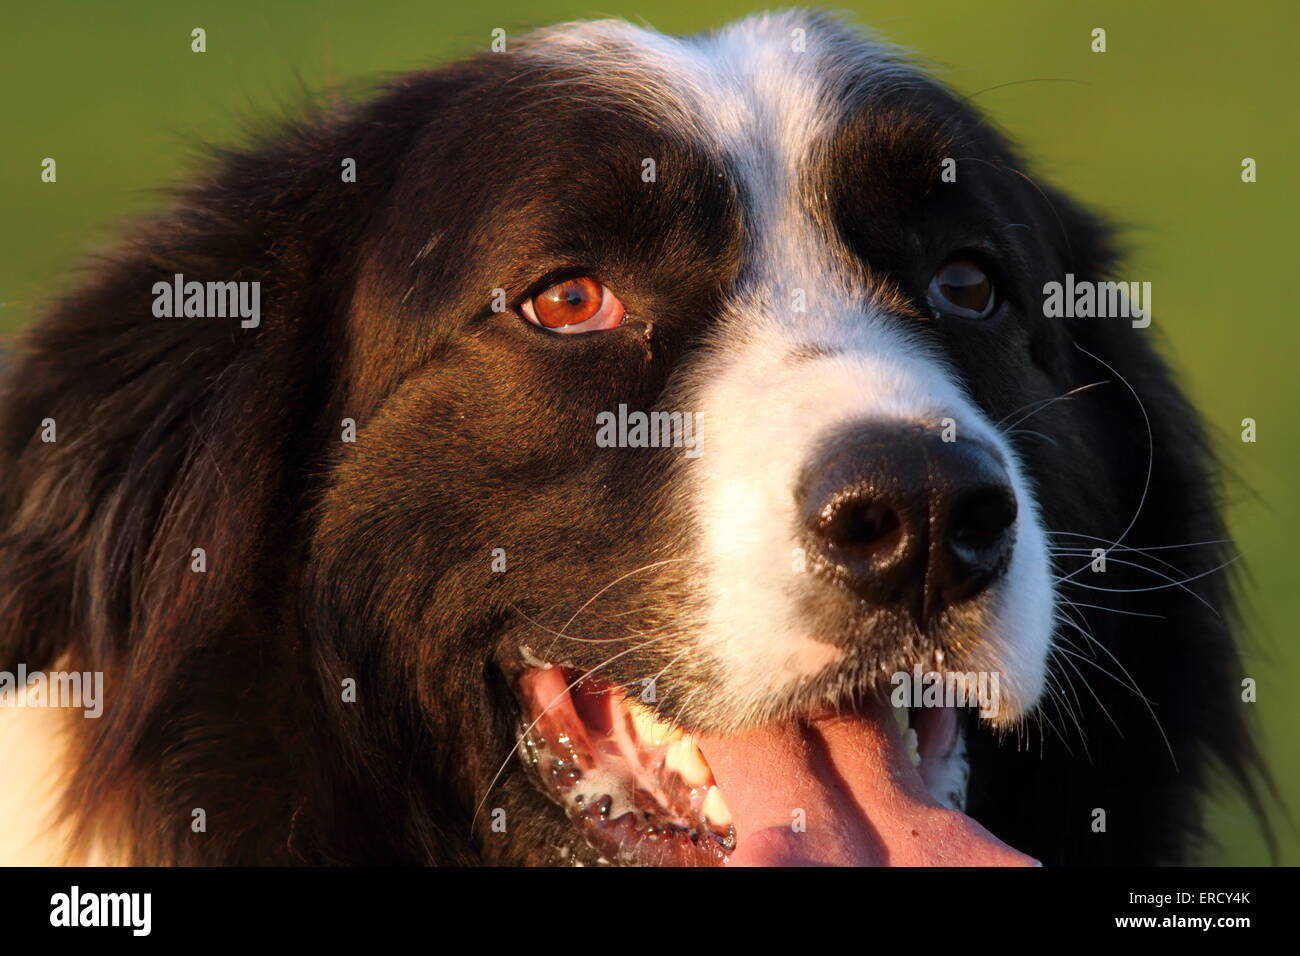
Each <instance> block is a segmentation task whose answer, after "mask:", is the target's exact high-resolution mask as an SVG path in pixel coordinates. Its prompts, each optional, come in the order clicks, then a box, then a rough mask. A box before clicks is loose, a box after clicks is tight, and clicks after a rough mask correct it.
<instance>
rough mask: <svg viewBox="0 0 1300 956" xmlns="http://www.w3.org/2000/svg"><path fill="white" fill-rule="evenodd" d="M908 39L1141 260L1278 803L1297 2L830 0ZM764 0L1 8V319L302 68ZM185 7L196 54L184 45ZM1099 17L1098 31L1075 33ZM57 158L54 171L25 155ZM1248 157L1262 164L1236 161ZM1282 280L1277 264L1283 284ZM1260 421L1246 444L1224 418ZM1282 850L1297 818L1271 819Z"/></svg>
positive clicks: (703, 19) (887, 33)
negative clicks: (1202, 422)
mask: <svg viewBox="0 0 1300 956" xmlns="http://www.w3.org/2000/svg"><path fill="white" fill-rule="evenodd" d="M836 6H837V8H839V9H842V10H844V11H845V12H846V13H847V14H848V15H849V16H850V17H852V18H853V19H855V20H857V21H858V22H860V23H864V24H868V25H870V26H871V27H872V28H873V29H875V30H876V31H877V32H879V33H880V34H881V35H882V36H884V37H886V38H888V39H891V40H894V41H896V42H898V43H901V44H903V45H905V46H908V47H911V48H912V49H914V50H915V51H917V52H919V53H920V54H922V55H923V56H924V57H925V58H926V59H927V60H928V61H929V62H931V63H932V64H935V65H936V67H937V69H938V71H939V73H940V75H941V76H942V77H943V78H944V79H945V80H946V81H947V82H949V83H950V84H951V85H953V86H954V87H955V88H956V89H958V90H959V91H962V92H964V93H967V94H976V93H978V95H977V96H976V98H975V102H976V103H977V104H978V105H979V106H980V107H982V108H983V109H984V110H985V111H987V112H988V113H989V114H990V115H991V116H992V117H993V119H994V120H995V121H996V122H998V123H999V124H1001V125H1002V126H1003V127H1004V128H1006V129H1007V130H1010V131H1011V132H1012V133H1013V134H1014V136H1015V138H1016V139H1018V140H1019V141H1020V142H1021V143H1022V144H1023V146H1024V147H1025V150H1026V152H1027V154H1028V155H1029V157H1030V158H1031V160H1032V162H1033V164H1034V166H1033V168H1034V170H1035V172H1036V173H1037V174H1038V175H1042V176H1046V177H1048V178H1050V179H1053V180H1055V181H1056V182H1058V183H1060V184H1062V185H1063V186H1065V187H1066V188H1068V189H1069V190H1071V191H1072V192H1073V193H1075V194H1076V195H1077V196H1079V197H1080V198H1082V199H1084V200H1085V201H1087V202H1089V203H1091V204H1092V205H1094V206H1096V207H1098V208H1100V209H1102V210H1104V211H1105V212H1107V213H1108V214H1110V215H1111V216H1112V217H1114V218H1117V219H1118V220H1119V221H1120V222H1122V223H1124V224H1126V225H1127V226H1128V230H1127V234H1126V238H1127V240H1128V243H1129V247H1130V249H1131V256H1130V259H1129V265H1128V267H1127V268H1126V269H1125V276H1126V277H1131V278H1134V279H1140V280H1148V281H1151V282H1152V283H1153V300H1154V304H1155V324H1156V325H1157V326H1160V327H1162V329H1163V331H1164V333H1165V335H1166V338H1167V353H1168V354H1169V356H1170V357H1171V359H1172V360H1173V361H1174V363H1175V365H1176V366H1177V367H1178V368H1179V369H1180V370H1181V371H1182V372H1183V374H1184V377H1185V381H1186V383H1187V384H1188V386H1189V388H1190V390H1191V393H1192V395H1193V398H1194V399H1195V401H1196V402H1197V404H1198V405H1199V406H1200V408H1201V409H1202V410H1203V411H1204V412H1205V414H1206V416H1207V418H1208V419H1209V422H1210V425H1211V428H1212V429H1213V431H1214V432H1215V434H1216V435H1217V436H1218V439H1219V445H1220V448H1221V450H1222V453H1223V455H1224V457H1225V459H1226V461H1227V462H1228V464H1229V465H1230V467H1231V468H1232V469H1233V471H1234V472H1235V473H1236V474H1237V475H1238V476H1239V480H1237V481H1234V482H1233V483H1232V484H1231V485H1230V487H1229V494H1230V502H1229V509H1230V510H1229V513H1230V519H1231V522H1232V526H1233V528H1234V531H1235V533H1236V535H1237V538H1238V541H1239V545H1240V548H1241V551H1242V552H1243V554H1244V564H1245V567H1246V571H1247V581H1248V591H1249V596H1248V608H1247V614H1248V625H1249V626H1248V629H1247V631H1248V641H1249V647H1248V653H1247V668H1246V674H1247V675H1250V676H1253V677H1255V678H1256V679H1257V681H1258V686H1259V703H1258V704H1257V705H1256V708H1257V714H1258V717H1259V723H1260V725H1261V728H1262V733H1263V737H1264V742H1265V748H1266V751H1267V754H1268V756H1269V760H1270V762H1271V764H1272V767H1273V771H1274V773H1275V775H1276V778H1277V783H1278V788H1279V790H1280V792H1281V793H1282V794H1283V796H1284V798H1285V799H1287V800H1288V802H1294V801H1295V798H1296V797H1300V746H1297V738H1298V737H1300V707H1297V705H1296V703H1295V701H1296V688H1297V686H1300V648H1298V647H1297V642H1296V639H1295V632H1296V622H1297V619H1298V618H1300V581H1298V580H1297V575H1296V572H1295V559H1294V556H1293V551H1292V548H1293V547H1294V543H1295V542H1296V541H1297V540H1298V539H1300V520H1297V518H1298V514H1297V512H1298V508H1297V501H1298V500H1300V493H1297V490H1296V489H1297V487H1298V486H1300V428H1298V427H1297V425H1296V417H1297V415H1298V414H1300V409H1298V408H1297V402H1296V399H1297V389H1296V386H1295V375H1296V366H1297V359H1298V358H1300V348H1298V346H1300V332H1298V331H1297V330H1298V329H1300V320H1298V319H1297V318H1296V317H1295V315H1294V313H1295V312H1296V301H1295V291H1294V287H1293V286H1292V283H1293V282H1294V281H1295V278H1294V275H1295V267H1296V261H1295V257H1296V252H1297V248H1296V242H1295V239H1296V229H1295V223H1296V222H1297V220H1298V219H1300V189H1298V188H1297V182H1296V172H1297V162H1296V159H1297V156H1300V124H1298V123H1297V122H1296V111H1295V103H1296V102H1297V99H1298V95H1300V89H1297V87H1298V85H1300V84H1298V83H1297V68H1296V59H1295V43H1296V38H1297V25H1298V22H1297V21H1298V18H1300V13H1298V12H1297V11H1298V10H1300V5H1296V4H1294V3H1293V2H1290V0H1278V2H1265V0H1239V2H1235V3H1232V4H1219V3H1210V2H1200V0H1183V2H1147V3H1135V2H1133V0H1116V2H1108V0H1100V2H1089V3H1059V2H1053V3H1043V2H1038V0H1019V2H1006V0H1003V2H998V0H985V2H981V3H979V4H974V3H969V2H966V0H947V2H924V0H880V2H863V0H859V2H856V3H843V2H841V3H839V4H836ZM756 9H762V7H761V6H754V5H752V4H751V3H750V2H745V0H692V2H683V0H654V2H616V0H615V2H607V3H606V4H603V5H600V6H589V5H587V4H585V3H581V2H577V3H572V2H555V0H529V2H521V0H484V2H481V3H473V4H463V3H462V4H449V5H441V4H439V3H437V2H436V0H435V2H429V0H420V2H411V0H399V2H386V3H358V2H344V0H322V2H302V0H256V2H249V0H224V2H222V3H220V4H217V3H212V2H207V3H199V2H195V0H170V2H157V3H147V2H140V0H127V2H123V3H114V4H105V3H103V2H102V0H47V2H43V3H37V4H11V5H9V6H8V9H6V10H5V11H4V12H3V13H2V14H0V33H2V34H3V38H0V117H3V123H4V130H5V134H4V137H3V146H2V147H0V224H3V225H0V235H3V239H4V254H3V255H0V333H7V332H12V331H14V330H16V329H19V328H21V327H22V326H23V324H24V323H26V322H28V321H30V320H31V318H32V316H33V314H34V311H35V309H36V308H37V307H38V306H39V303H40V301H41V298H42V297H43V296H47V295H49V294H51V293H52V292H53V291H54V290H56V289H57V288H58V283H59V277H60V275H61V274H63V273H64V271H65V270H66V269H67V268H68V267H69V266H71V265H72V264H74V263H76V262H77V261H78V260H79V259H80V258H81V257H82V256H84V255H85V254H86V253H87V252H90V251H92V250H94V249H96V248H97V247H99V246H100V245H101V244H102V243H103V242H104V241H105V240H106V239H107V238H108V237H109V236H111V234H112V230H113V225H114V223H115V222H116V221H119V220H120V219H121V218H123V217H125V216H127V215H129V214H131V213H133V212H138V211H141V210H144V209H147V208H150V207H151V206H154V205H156V204H157V194H156V190H157V187H158V186H160V185H163V184H165V183H169V182H175V181H177V180H178V179H179V178H181V177H182V176H183V175H184V172H185V171H186V170H187V169H188V168H190V165H189V164H190V160H191V158H192V155H193V145H194V143H195V142H197V141H199V140H206V141H217V142H228V141H230V140H231V139H234V138H237V137H238V134H239V132H240V130H241V129H242V128H243V125H244V123H245V121H246V120H247V119H248V118H250V117H259V116H265V115H267V114H276V113H279V112H281V111H282V110H283V108H284V104H286V103H292V102H293V101H295V99H296V98H297V97H299V96H300V93H301V91H302V90H303V89H304V88H306V89H318V88H321V87H323V86H329V85H333V84H337V83H340V82H343V81H352V80H356V79H361V80H369V79H380V78H382V77H384V76H386V75H388V74H391V73H395V72H400V71H404V70H407V69H412V68H417V67H424V66H428V65H431V64H435V63H437V62H440V61H443V60H446V59H449V58H452V57H455V56H458V55H461V54H464V53H467V52H469V51H472V50H477V49H481V48H483V47H484V46H485V45H486V44H487V42H488V37H489V33H490V31H491V30H492V29H493V28H494V27H503V28H505V29H506V30H507V31H508V32H509V33H512V34H513V33H516V32H517V31H521V30H522V29H524V28H526V27H528V26H531V25H541V24H545V23H550V22H555V21H558V20H564V19H572V18H578V17H592V16H602V15H617V16H623V17H627V18H630V19H642V20H644V21H646V22H648V23H649V24H650V25H652V26H654V27H657V28H659V29H662V30H666V31H671V32H690V31H694V30H699V29H704V28H708V27H711V26H716V25H720V24H722V23H724V22H726V21H727V20H730V19H733V18H735V17H737V16H741V15H743V14H746V13H749V12H752V11H754V10H756ZM199 26H201V27H203V28H205V29H206V30H207V35H208V52H206V53H204V54H194V53H191V52H190V30H191V29H193V28H194V27H199ZM1094 27H1104V28H1105V29H1106V30H1107V39H1108V51H1107V52H1106V53H1104V54H1094V53H1092V52H1090V49H1089V45H1090V32H1091V30H1092V29H1093V28H1094ZM46 156H51V157H54V158H55V159H56V160H57V161H58V182H57V183H56V184H52V185H51V184H45V183H42V182H41V181H40V175H39V174H40V162H41V160H42V158H44V157H46ZM1245 156H1250V157H1253V158H1255V159H1256V160H1257V161H1258V164H1259V171H1258V182H1257V183H1254V184H1244V183H1242V182H1241V180H1240V163H1241V159H1242V158H1243V157H1245ZM1279 283H1280V286H1279ZM1248 416H1249V417H1252V418H1254V419H1256V421H1257V422H1258V423H1259V424H1258V427H1259V440H1258V442H1257V443H1256V444H1243V443H1242V442H1240V441H1239V440H1238V437H1237V436H1238V433H1239V429H1240V425H1239V423H1240V421H1241V419H1242V418H1244V417H1248ZM1212 829H1213V832H1214V835H1215V837H1216V840H1217V847H1216V848H1215V849H1213V850H1212V851H1210V852H1209V853H1208V854H1207V855H1206V857H1205V862H1209V863H1232V864H1238V863H1241V864H1249V863H1262V862H1267V860H1268V856H1267V854H1266V852H1265V850H1264V846H1263V843H1262V840H1261V839H1260V837H1259V835H1258V833H1257V832H1256V830H1255V828H1254V826H1253V823H1252V822H1251V819H1250V817H1249V814H1248V813H1247V812H1246V810H1245V809H1244V807H1243V806H1242V805H1241V804H1240V802H1239V801H1237V800H1236V799H1234V798H1232V797H1231V796H1225V797H1224V798H1222V799H1220V800H1219V801H1218V803H1217V804H1216V806H1215V809H1214V813H1213V818H1212ZM1280 850H1281V860H1282V861H1283V862H1286V863H1290V864H1300V836H1297V833H1296V831H1295V829H1294V828H1293V827H1291V826H1290V825H1289V824H1288V823H1286V821H1284V820H1283V821H1281V825H1280Z"/></svg>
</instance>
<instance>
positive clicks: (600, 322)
mask: <svg viewBox="0 0 1300 956" xmlns="http://www.w3.org/2000/svg"><path fill="white" fill-rule="evenodd" d="M521 311H522V312H523V314H524V318H526V319H527V320H528V321H529V322H531V323H533V324H534V325H540V326H541V327H542V328H544V329H550V330H551V331H553V332H565V333H570V332H599V331H603V330H605V329H612V328H616V327H617V326H618V325H619V324H620V323H622V321H623V313H624V310H623V303H622V302H620V301H619V300H618V297H617V296H615V295H614V293H612V292H610V291H609V287H608V286H605V285H601V283H599V282H597V281H596V280H595V279H593V278H591V277H590V276H579V277H578V278H576V279H566V280H565V281H564V282H557V283H556V284H555V285H553V286H551V287H550V288H549V289H547V290H546V291H545V292H543V293H541V294H540V295H535V296H533V297H532V298H531V299H529V300H528V301H527V302H525V303H524V304H523V306H522V308H521Z"/></svg>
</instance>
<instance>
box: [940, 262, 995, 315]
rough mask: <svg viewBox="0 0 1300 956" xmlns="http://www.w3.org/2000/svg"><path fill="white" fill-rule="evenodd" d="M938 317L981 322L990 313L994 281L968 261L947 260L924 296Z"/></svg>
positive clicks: (992, 302) (992, 303)
mask: <svg viewBox="0 0 1300 956" xmlns="http://www.w3.org/2000/svg"><path fill="white" fill-rule="evenodd" d="M926 295H927V298H928V299H929V300H930V306H931V308H933V309H934V310H935V312H937V313H938V314H939V315H953V316H957V317H959V318H963V319H982V318H984V317H985V316H987V315H988V314H989V313H990V312H992V311H993V305H994V296H993V280H992V279H990V278H989V277H988V275H987V274H986V273H985V272H984V270H983V269H981V268H980V267H979V266H978V265H977V264H976V263H974V262H972V261H971V260H970V259H961V258H958V259H949V260H948V261H947V262H945V263H944V264H943V266H942V267H941V268H940V269H939V271H938V272H936V273H935V274H934V278H933V279H931V280H930V288H929V290H928V291H927V293H926Z"/></svg>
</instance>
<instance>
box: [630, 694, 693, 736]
mask: <svg viewBox="0 0 1300 956" xmlns="http://www.w3.org/2000/svg"><path fill="white" fill-rule="evenodd" d="M628 710H630V711H631V712H632V726H633V727H634V728H635V729H636V733H637V736H638V737H640V738H641V739H642V740H644V741H645V742H647V743H649V744H651V745H653V746H655V747H658V746H660V745H662V744H665V743H669V742H671V741H674V740H677V739H679V738H680V737H681V736H682V732H681V730H680V729H679V728H677V727H674V726H673V725H672V724H670V723H667V722H666V721H662V720H660V719H659V718H657V717H656V716H655V715H654V712H653V711H651V710H650V709H649V708H647V707H642V706H641V705H639V704H630V705H629V706H628Z"/></svg>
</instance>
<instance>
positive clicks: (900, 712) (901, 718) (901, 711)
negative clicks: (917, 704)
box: [890, 707, 911, 733]
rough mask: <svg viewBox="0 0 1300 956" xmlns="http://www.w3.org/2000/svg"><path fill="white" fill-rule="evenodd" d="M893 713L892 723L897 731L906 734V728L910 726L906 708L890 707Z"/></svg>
mask: <svg viewBox="0 0 1300 956" xmlns="http://www.w3.org/2000/svg"><path fill="white" fill-rule="evenodd" d="M890 709H891V710H893V712H894V723H896V724H898V729H899V730H901V731H903V732H904V733H907V728H908V727H910V726H911V721H910V719H909V714H908V712H907V708H906V707H891V708H890Z"/></svg>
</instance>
